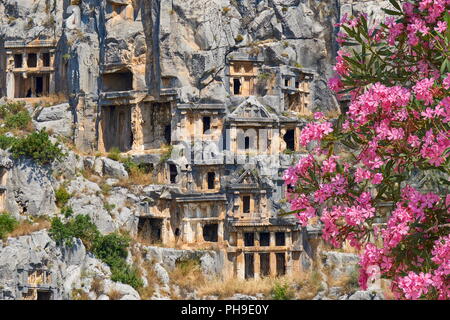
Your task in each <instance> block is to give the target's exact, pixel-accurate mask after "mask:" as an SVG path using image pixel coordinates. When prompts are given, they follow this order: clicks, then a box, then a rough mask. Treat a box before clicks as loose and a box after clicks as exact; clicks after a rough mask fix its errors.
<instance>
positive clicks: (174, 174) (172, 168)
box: [169, 164, 178, 183]
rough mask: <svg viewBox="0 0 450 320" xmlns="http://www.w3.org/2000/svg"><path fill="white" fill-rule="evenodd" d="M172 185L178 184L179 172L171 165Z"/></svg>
mask: <svg viewBox="0 0 450 320" xmlns="http://www.w3.org/2000/svg"><path fill="white" fill-rule="evenodd" d="M169 175H170V183H177V176H178V170H177V166H176V165H174V164H169Z"/></svg>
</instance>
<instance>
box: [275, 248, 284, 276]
mask: <svg viewBox="0 0 450 320" xmlns="http://www.w3.org/2000/svg"><path fill="white" fill-rule="evenodd" d="M275 256H276V260H277V276H284V275H285V274H286V260H285V253H276V254H275Z"/></svg>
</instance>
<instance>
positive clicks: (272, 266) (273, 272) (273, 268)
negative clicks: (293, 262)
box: [270, 233, 277, 277]
mask: <svg viewBox="0 0 450 320" xmlns="http://www.w3.org/2000/svg"><path fill="white" fill-rule="evenodd" d="M271 235H272V233H271ZM271 238H272V237H271ZM270 275H271V276H273V277H276V275H277V256H276V254H275V252H271V253H270Z"/></svg>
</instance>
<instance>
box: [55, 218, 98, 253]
mask: <svg viewBox="0 0 450 320" xmlns="http://www.w3.org/2000/svg"><path fill="white" fill-rule="evenodd" d="M49 233H50V236H51V237H52V238H53V240H55V241H56V243H57V244H59V245H62V244H65V245H67V246H68V247H72V246H73V244H74V243H73V238H80V239H81V241H83V243H84V245H85V246H86V247H87V248H88V250H89V249H91V248H92V245H93V243H94V241H95V240H96V239H97V238H98V237H99V236H100V233H99V231H98V229H97V226H96V225H95V224H94V223H92V221H91V219H90V218H89V216H85V215H78V216H76V217H75V218H72V219H71V220H69V221H68V222H67V223H65V224H64V223H63V222H62V221H61V220H60V219H59V218H53V220H52V226H51V228H50V231H49Z"/></svg>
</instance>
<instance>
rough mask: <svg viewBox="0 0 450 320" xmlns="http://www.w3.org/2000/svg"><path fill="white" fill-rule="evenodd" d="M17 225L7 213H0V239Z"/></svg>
mask: <svg viewBox="0 0 450 320" xmlns="http://www.w3.org/2000/svg"><path fill="white" fill-rule="evenodd" d="M18 225H19V223H18V222H17V220H16V219H14V218H13V217H12V216H11V215H10V214H9V213H2V214H0V239H3V238H4V237H5V236H6V235H7V234H8V233H10V232H13V231H14V229H15V228H16V227H17V226H18Z"/></svg>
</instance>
